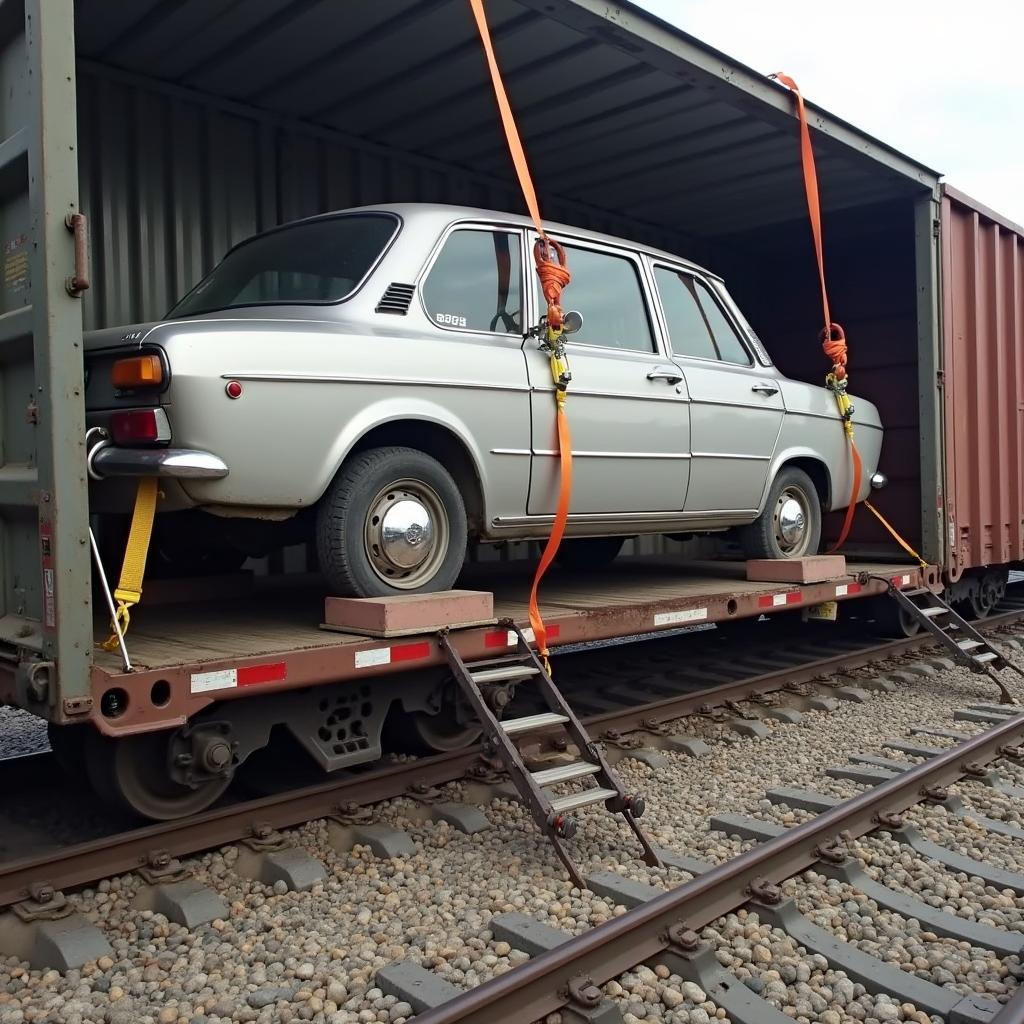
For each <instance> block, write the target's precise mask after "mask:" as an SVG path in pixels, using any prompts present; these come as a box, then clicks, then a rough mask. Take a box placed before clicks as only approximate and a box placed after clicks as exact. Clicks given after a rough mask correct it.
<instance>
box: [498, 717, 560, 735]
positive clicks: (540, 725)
mask: <svg viewBox="0 0 1024 1024" xmlns="http://www.w3.org/2000/svg"><path fill="white" fill-rule="evenodd" d="M568 721H569V719H568V718H566V717H565V715H556V714H555V713H554V712H553V711H545V712H544V713H543V714H540V715H527V716H526V717H525V718H507V719H502V721H501V727H502V729H504V730H505V732H506V733H507V734H508V735H509V736H514V735H515V734H516V733H518V732H529V731H530V730H531V729H545V728H547V727H548V726H549V725H563V724H564V723H566V722H568Z"/></svg>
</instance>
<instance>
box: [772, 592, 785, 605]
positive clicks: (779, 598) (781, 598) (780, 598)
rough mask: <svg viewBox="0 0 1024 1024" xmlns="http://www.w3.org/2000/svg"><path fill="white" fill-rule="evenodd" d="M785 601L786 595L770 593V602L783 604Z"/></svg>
mask: <svg viewBox="0 0 1024 1024" xmlns="http://www.w3.org/2000/svg"><path fill="white" fill-rule="evenodd" d="M785 603H786V595H785V594H772V604H773V605H780V604H785Z"/></svg>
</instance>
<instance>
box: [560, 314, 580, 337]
mask: <svg viewBox="0 0 1024 1024" xmlns="http://www.w3.org/2000/svg"><path fill="white" fill-rule="evenodd" d="M582 329H583V314H582V313H578V312H577V311H576V310H575V309H570V310H569V312H568V313H566V314H565V316H564V317H562V330H563V331H564V332H565V333H566V334H575V333H576V332H577V331H580V330H582Z"/></svg>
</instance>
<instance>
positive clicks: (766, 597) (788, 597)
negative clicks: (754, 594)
mask: <svg viewBox="0 0 1024 1024" xmlns="http://www.w3.org/2000/svg"><path fill="white" fill-rule="evenodd" d="M802 600H803V595H802V594H801V593H800V591H799V590H790V591H788V592H787V593H785V594H763V595H762V596H761V597H759V598H758V599H757V606H758V608H778V607H781V606H782V605H785V604H799V603H800V602H801V601H802Z"/></svg>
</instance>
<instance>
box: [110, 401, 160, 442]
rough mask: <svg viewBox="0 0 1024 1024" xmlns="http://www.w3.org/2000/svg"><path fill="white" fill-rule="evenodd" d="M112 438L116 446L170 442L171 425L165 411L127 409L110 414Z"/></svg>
mask: <svg viewBox="0 0 1024 1024" xmlns="http://www.w3.org/2000/svg"><path fill="white" fill-rule="evenodd" d="M110 436H111V437H112V438H113V439H114V443H115V444H145V443H147V442H153V441H170V439H171V425H170V424H169V423H168V422H167V413H165V412H164V411H163V409H126V410H124V411H121V412H114V413H111V414H110Z"/></svg>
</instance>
